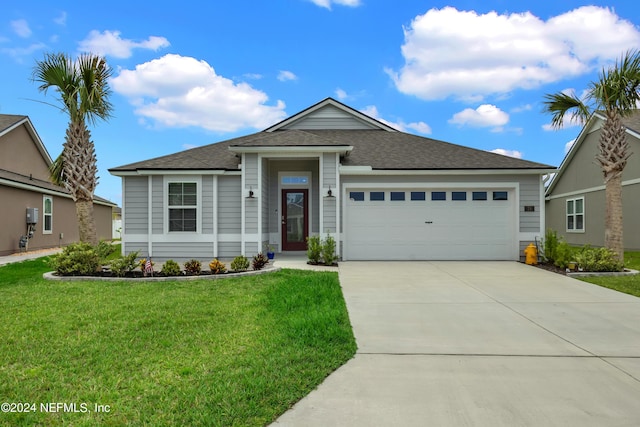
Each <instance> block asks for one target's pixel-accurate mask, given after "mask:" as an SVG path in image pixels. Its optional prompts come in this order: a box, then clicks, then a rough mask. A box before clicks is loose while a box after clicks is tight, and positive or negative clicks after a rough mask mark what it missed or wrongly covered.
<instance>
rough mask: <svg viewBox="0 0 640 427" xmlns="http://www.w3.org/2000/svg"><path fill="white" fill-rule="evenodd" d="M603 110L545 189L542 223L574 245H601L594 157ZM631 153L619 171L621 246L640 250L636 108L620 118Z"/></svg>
mask: <svg viewBox="0 0 640 427" xmlns="http://www.w3.org/2000/svg"><path fill="white" fill-rule="evenodd" d="M605 120H606V118H605V116H604V114H600V113H596V114H594V115H593V116H592V117H591V119H590V120H589V121H588V122H587V123H586V124H585V126H584V128H583V129H582V130H581V131H580V134H579V135H578V137H577V139H576V140H575V142H574V144H573V146H572V147H571V149H570V150H569V152H568V153H567V155H566V157H565V159H564V160H563V162H562V164H561V165H560V168H559V169H558V173H557V174H556V175H555V176H554V178H553V180H552V181H551V183H550V184H549V186H548V188H547V191H546V205H547V208H546V215H547V218H546V223H547V227H548V228H551V229H553V230H555V231H556V232H557V233H558V235H561V236H563V237H564V238H565V240H566V241H567V243H569V244H572V245H585V244H591V245H594V246H604V228H605V191H604V177H603V173H602V170H601V169H600V165H599V164H598V163H597V162H596V160H595V157H596V154H597V153H598V143H599V139H600V132H601V128H602V124H603V123H604V121H605ZM623 124H624V126H625V128H626V133H627V141H628V142H629V147H630V151H631V152H632V153H633V154H632V155H631V157H630V158H629V160H628V162H627V166H626V167H625V169H624V172H623V173H622V206H623V222H624V225H623V226H624V246H625V249H627V250H640V215H639V214H638V212H640V111H636V112H634V114H633V115H631V116H630V117H627V118H625V119H623Z"/></svg>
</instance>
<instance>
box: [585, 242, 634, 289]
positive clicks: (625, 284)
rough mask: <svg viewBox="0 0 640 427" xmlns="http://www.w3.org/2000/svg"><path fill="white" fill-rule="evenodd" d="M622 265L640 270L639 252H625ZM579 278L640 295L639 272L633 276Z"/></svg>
mask: <svg viewBox="0 0 640 427" xmlns="http://www.w3.org/2000/svg"><path fill="white" fill-rule="evenodd" d="M624 266H625V267H626V268H631V269H633V270H640V252H625V253H624ZM580 280H584V281H585V282H589V283H593V284H596V285H600V286H603V287H605V288H610V289H615V290H616V291H620V292H624V293H627V294H631V295H635V296H637V297H640V274H636V275H634V276H611V277H603V276H602V277H581V278H580Z"/></svg>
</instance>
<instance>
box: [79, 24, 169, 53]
mask: <svg viewBox="0 0 640 427" xmlns="http://www.w3.org/2000/svg"><path fill="white" fill-rule="evenodd" d="M79 45H80V46H79V47H78V50H79V51H80V52H91V53H94V54H97V55H101V56H113V57H115V58H129V57H131V55H132V54H133V52H132V51H133V49H149V50H153V51H157V50H158V49H161V48H163V47H168V46H169V40H167V39H166V38H164V37H157V36H150V37H149V38H148V39H147V40H143V41H141V42H134V41H133V40H130V39H123V38H122V37H120V31H109V30H107V31H103V32H102V33H100V32H98V31H96V30H92V31H91V32H90V33H89V35H88V36H87V38H85V39H84V40H82V41H81V42H80V43H79Z"/></svg>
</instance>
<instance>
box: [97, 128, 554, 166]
mask: <svg viewBox="0 0 640 427" xmlns="http://www.w3.org/2000/svg"><path fill="white" fill-rule="evenodd" d="M261 146H265V147H292V150H295V148H294V147H299V146H325V147H326V146H353V151H351V152H350V153H349V155H348V156H346V157H345V158H344V159H343V160H342V164H343V165H345V166H371V167H372V168H373V169H394V170H403V169H404V170H420V169H424V170H430V169H431V170H445V169H550V168H553V166H549V165H545V164H542V163H535V162H530V161H526V160H521V159H516V158H513V157H508V156H503V155H500V154H495V153H490V152H487V151H483V150H477V149H474V148H469V147H463V146H461V145H456V144H451V143H448V142H444V141H438V140H435V139H431V138H424V137H421V136H417V135H411V134H408V133H404V132H388V131H385V130H278V131H275V132H258V133H255V134H251V135H247V136H244V137H240V138H235V139H231V140H228V141H223V142H218V143H215V144H211V145H207V146H204V147H198V148H194V149H191V150H187V151H182V152H179V153H176V154H170V155H167V156H163V157H158V158H155V159H150V160H145V161H141V162H137V163H132V164H129V165H124V166H119V167H116V168H112V169H109V171H112V172H118V171H120V172H123V171H135V170H145V169H167V170H188V169H198V170H209V169H211V170H216V169H222V170H237V169H238V163H239V159H238V158H237V157H236V156H235V154H234V153H232V152H230V151H229V148H230V147H261Z"/></svg>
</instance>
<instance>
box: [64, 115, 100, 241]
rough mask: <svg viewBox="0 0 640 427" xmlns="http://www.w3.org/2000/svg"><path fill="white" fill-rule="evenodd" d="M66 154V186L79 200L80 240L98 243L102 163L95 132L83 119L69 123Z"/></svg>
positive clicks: (72, 195)
mask: <svg viewBox="0 0 640 427" xmlns="http://www.w3.org/2000/svg"><path fill="white" fill-rule="evenodd" d="M62 157H63V161H64V181H65V187H66V188H67V190H69V192H70V193H71V197H72V198H73V201H74V202H75V204H76V216H77V220H78V231H79V233H80V241H81V242H87V243H90V244H92V245H97V244H98V235H97V232H96V223H95V218H94V217H93V192H94V190H95V188H96V185H97V182H98V179H97V177H96V174H97V171H98V166H97V159H96V152H95V147H94V145H93V142H92V141H91V133H90V132H89V129H88V128H87V125H86V123H85V121H84V120H83V119H80V120H78V121H72V122H71V123H69V127H68V128H67V134H66V137H65V143H64V146H63V150H62Z"/></svg>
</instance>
